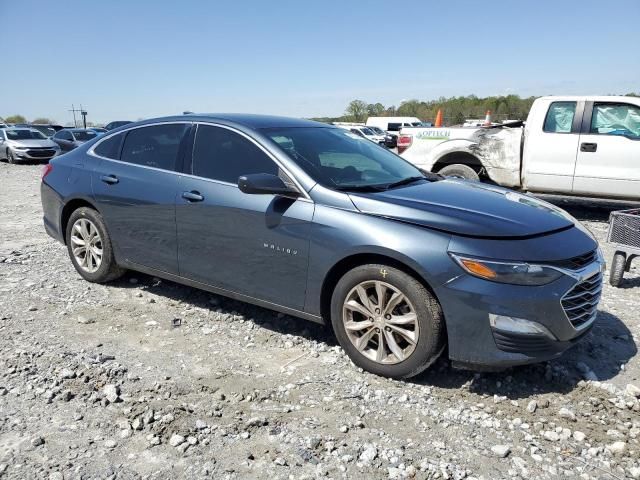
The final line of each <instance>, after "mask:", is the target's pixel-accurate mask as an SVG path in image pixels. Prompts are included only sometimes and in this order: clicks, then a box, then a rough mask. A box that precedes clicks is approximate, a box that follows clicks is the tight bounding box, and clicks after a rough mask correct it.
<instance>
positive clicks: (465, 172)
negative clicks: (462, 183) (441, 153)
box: [438, 163, 480, 182]
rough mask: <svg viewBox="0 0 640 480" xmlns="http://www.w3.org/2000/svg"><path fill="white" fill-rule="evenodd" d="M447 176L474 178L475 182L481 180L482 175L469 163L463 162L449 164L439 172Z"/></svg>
mask: <svg viewBox="0 0 640 480" xmlns="http://www.w3.org/2000/svg"><path fill="white" fill-rule="evenodd" d="M438 173H439V174H440V175H444V176H445V177H454V178H463V179H465V180H473V181H474V182H479V181H480V175H478V172H476V171H475V170H474V169H473V168H471V167H470V166H469V165H463V164H461V163H455V164H453V165H447V166H446V167H444V168H443V169H441V170H440V171H439V172H438Z"/></svg>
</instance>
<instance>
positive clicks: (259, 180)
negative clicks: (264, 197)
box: [238, 173, 299, 197]
mask: <svg viewBox="0 0 640 480" xmlns="http://www.w3.org/2000/svg"><path fill="white" fill-rule="evenodd" d="M238 188H239V189H240V191H241V192H243V193H248V194H271V195H283V196H285V197H287V196H288V197H291V196H294V197H297V196H298V195H299V193H298V191H297V190H294V189H293V188H291V187H289V186H288V185H287V184H286V183H284V181H283V180H282V179H281V178H280V177H278V176H277V175H272V174H270V173H253V174H251V175H242V176H241V177H240V178H238Z"/></svg>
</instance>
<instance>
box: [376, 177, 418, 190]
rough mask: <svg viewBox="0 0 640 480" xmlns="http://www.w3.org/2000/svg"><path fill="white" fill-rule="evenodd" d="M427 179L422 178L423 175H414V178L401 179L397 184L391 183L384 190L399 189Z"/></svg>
mask: <svg viewBox="0 0 640 480" xmlns="http://www.w3.org/2000/svg"><path fill="white" fill-rule="evenodd" d="M426 179H427V177H425V176H423V175H416V176H414V177H407V178H403V179H402V180H398V181H397V182H393V183H389V184H388V185H386V189H387V190H388V189H390V188H395V187H400V186H402V185H409V184H410V183H414V182H417V181H418V180H426Z"/></svg>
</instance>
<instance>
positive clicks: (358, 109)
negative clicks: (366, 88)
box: [345, 100, 369, 122]
mask: <svg viewBox="0 0 640 480" xmlns="http://www.w3.org/2000/svg"><path fill="white" fill-rule="evenodd" d="M368 106H369V105H368V104H367V102H364V101H362V100H352V101H351V102H350V103H349V105H347V110H346V111H345V114H346V115H347V116H349V117H350V118H351V119H353V120H354V121H356V122H364V121H365V120H366V118H367V111H368V110H367V107H368Z"/></svg>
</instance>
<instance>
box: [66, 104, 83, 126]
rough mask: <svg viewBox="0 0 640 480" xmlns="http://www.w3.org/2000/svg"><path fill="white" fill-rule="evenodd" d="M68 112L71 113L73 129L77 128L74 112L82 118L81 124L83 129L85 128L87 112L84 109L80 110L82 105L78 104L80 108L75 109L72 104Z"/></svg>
mask: <svg viewBox="0 0 640 480" xmlns="http://www.w3.org/2000/svg"><path fill="white" fill-rule="evenodd" d="M69 111H70V112H71V113H73V126H74V128H78V121H77V120H76V112H78V113H79V114H80V115H81V116H82V124H83V125H84V128H87V111H86V110H85V109H84V108H82V104H80V108H76V107H75V106H74V105H73V103H72V104H71V110H69Z"/></svg>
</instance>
